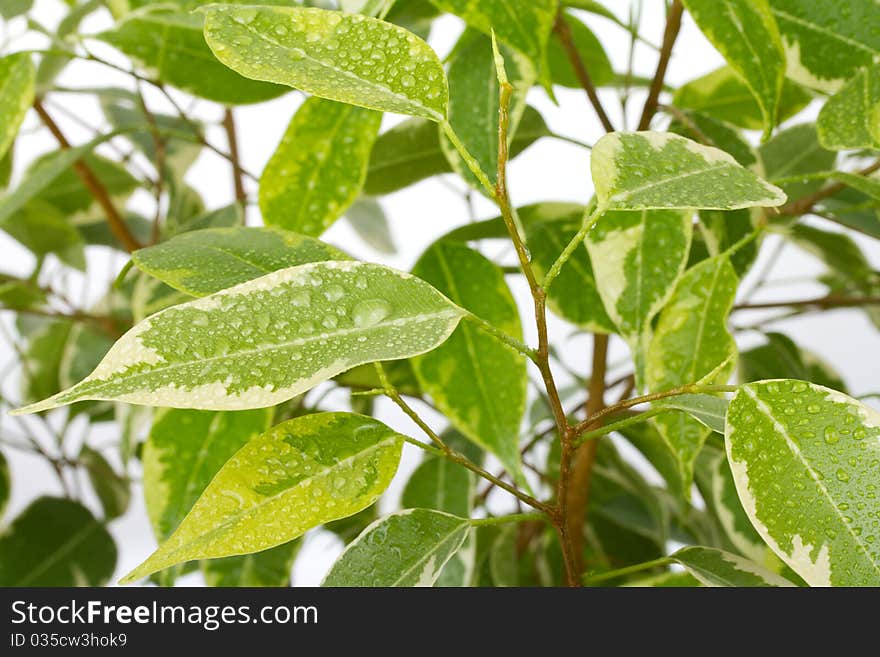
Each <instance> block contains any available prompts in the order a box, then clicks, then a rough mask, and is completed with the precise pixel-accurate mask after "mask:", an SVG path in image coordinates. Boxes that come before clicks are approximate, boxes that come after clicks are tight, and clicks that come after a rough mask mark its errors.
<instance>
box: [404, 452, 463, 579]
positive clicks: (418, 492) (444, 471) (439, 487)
mask: <svg viewBox="0 0 880 657" xmlns="http://www.w3.org/2000/svg"><path fill="white" fill-rule="evenodd" d="M475 479H476V478H475V476H474V474H473V473H472V472H471V471H470V470H467V469H465V468H463V467H462V466H460V465H458V464H457V463H453V462H452V461H449V460H448V459H446V458H443V457H438V456H429V457H428V458H426V459H425V461H424V462H422V463H421V464H420V465H419V467H418V468H416V470H415V472H413V473H412V475H410V478H409V481H408V482H407V483H406V488H404V489H403V496H402V497H401V501H400V504H401V506H402V507H404V508H409V509H417V508H418V509H433V510H435V511H443V512H445V513H450V514H452V515H455V516H460V517H463V518H469V517H470V515H471V512H472V511H473V506H474V504H473V501H474V494H475V493H474V489H475V488H476V481H475ZM474 543H475V541H474V539H473V537H468V539H467V540H466V541H465V543H464V545H463V546H462V548H461V549H460V550H459V551H458V552H457V553H456V554H455V555H454V556H453V557H452V558H451V559H450V560H449V561H448V562H447V563H446V565H445V566H444V567H443V572H441V573H440V576H439V577H438V579H437V581H436V583H435V585H436V586H446V587H449V586H452V587H461V586H466V585H467V583H468V582H469V581H470V580H471V578H472V577H473V570H474V556H475V555H474V548H475V547H476V546H475V544H474Z"/></svg>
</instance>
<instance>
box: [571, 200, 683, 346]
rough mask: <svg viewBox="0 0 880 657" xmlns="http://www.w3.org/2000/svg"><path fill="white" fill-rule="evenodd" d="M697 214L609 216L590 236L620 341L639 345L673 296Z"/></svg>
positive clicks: (601, 289)
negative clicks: (657, 315)
mask: <svg viewBox="0 0 880 657" xmlns="http://www.w3.org/2000/svg"><path fill="white" fill-rule="evenodd" d="M693 225H694V220H693V215H692V213H691V212H680V211H675V210H653V211H648V210H642V211H641V212H606V213H605V214H603V215H602V216H601V217H600V218H599V220H598V221H597V222H596V225H595V226H594V227H593V229H592V230H591V231H590V233H589V235H588V236H587V241H586V245H587V250H588V251H589V252H590V259H591V260H592V262H593V269H594V271H595V272H596V279H597V281H598V282H599V294H600V295H601V297H602V301H603V303H604V304H605V310H606V311H607V312H608V316H609V317H610V318H611V319H612V320H613V321H614V323H615V325H616V326H617V328H618V330H619V332H620V335H621V336H623V337H624V338H625V339H626V340H627V341H628V342H630V344H635V343H637V342H638V340H640V339H641V338H642V336H643V335H644V334H645V332H646V331H648V330H649V329H650V326H651V320H653V318H654V317H655V315H656V314H657V313H658V312H660V310H661V309H662V308H663V306H664V305H666V302H667V301H668V300H669V298H670V296H672V292H673V290H674V289H675V284H676V282H677V281H678V279H679V278H680V277H681V274H682V272H683V271H684V267H685V265H686V264H687V258H688V252H689V251H690V246H691V237H692V235H693Z"/></svg>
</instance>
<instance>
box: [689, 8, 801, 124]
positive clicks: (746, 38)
mask: <svg viewBox="0 0 880 657" xmlns="http://www.w3.org/2000/svg"><path fill="white" fill-rule="evenodd" d="M683 1H684V6H685V7H686V8H687V10H688V12H689V13H690V15H691V17H692V18H693V19H694V21H695V22H696V23H697V25H698V26H699V28H700V30H701V31H702V32H703V34H705V35H706V38H708V39H709V41H711V42H712V45H713V46H715V47H716V48H717V49H718V51H719V52H720V53H721V54H722V55H724V58H725V59H726V60H727V62H728V63H729V64H730V66H731V68H733V69H734V70H735V71H736V72H737V73H738V74H739V75H740V76H741V77H742V80H743V82H744V83H745V85H746V87H748V89H749V91H751V93H752V95H753V96H754V98H755V100H756V101H757V103H758V106H759V107H760V108H761V117H762V124H763V128H764V135H765V136H769V135H770V132H771V131H772V130H773V128H774V126H775V125H776V123H777V115H778V110H779V100H780V97H781V95H782V85H783V81H784V79H785V51H784V50H783V48H782V39H781V38H780V36H779V28H778V27H777V26H776V21H775V20H773V15H772V14H771V13H770V6H769V5H768V4H767V0H683Z"/></svg>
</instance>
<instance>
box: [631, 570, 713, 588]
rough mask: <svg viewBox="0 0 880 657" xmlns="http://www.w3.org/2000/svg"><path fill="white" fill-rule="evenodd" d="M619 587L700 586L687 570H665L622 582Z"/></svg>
mask: <svg viewBox="0 0 880 657" xmlns="http://www.w3.org/2000/svg"><path fill="white" fill-rule="evenodd" d="M620 586H621V587H651V588H654V587H658V588H694V587H699V586H702V585H701V583H700V581H699V580H698V579H697V578H695V577H694V576H693V575H691V574H690V573H689V572H686V571H683V572H679V573H673V572H665V573H660V574H659V575H650V576H648V577H642V578H640V579H632V580H629V581H627V582H624V583H623V584H621V585H620Z"/></svg>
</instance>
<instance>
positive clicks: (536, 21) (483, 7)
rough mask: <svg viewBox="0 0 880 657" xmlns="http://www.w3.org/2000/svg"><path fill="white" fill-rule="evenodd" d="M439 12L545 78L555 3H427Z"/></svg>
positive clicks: (486, 0)
mask: <svg viewBox="0 0 880 657" xmlns="http://www.w3.org/2000/svg"><path fill="white" fill-rule="evenodd" d="M431 2H432V3H433V4H434V5H436V6H437V7H438V8H440V9H441V10H442V11H448V12H449V13H451V14H456V15H457V16H460V17H461V18H462V19H463V20H464V22H465V23H467V24H468V25H470V26H471V27H474V28H476V29H478V30H480V31H481V32H484V33H486V34H491V33H493V32H494V33H495V35H496V36H497V37H498V40H499V41H501V42H502V43H505V44H506V45H508V46H510V47H511V48H514V49H515V50H518V51H519V52H521V53H522V54H523V55H525V56H526V57H528V58H529V60H530V61H531V63H532V66H533V67H534V69H535V71H537V72H538V73H539V74H541V76H542V79H543V78H545V77H546V72H547V64H546V53H547V42H548V40H549V38H550V32H551V31H552V29H553V24H554V22H555V20H556V11H557V5H558V2H557V0H482V1H481V2H472V0H431Z"/></svg>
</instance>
